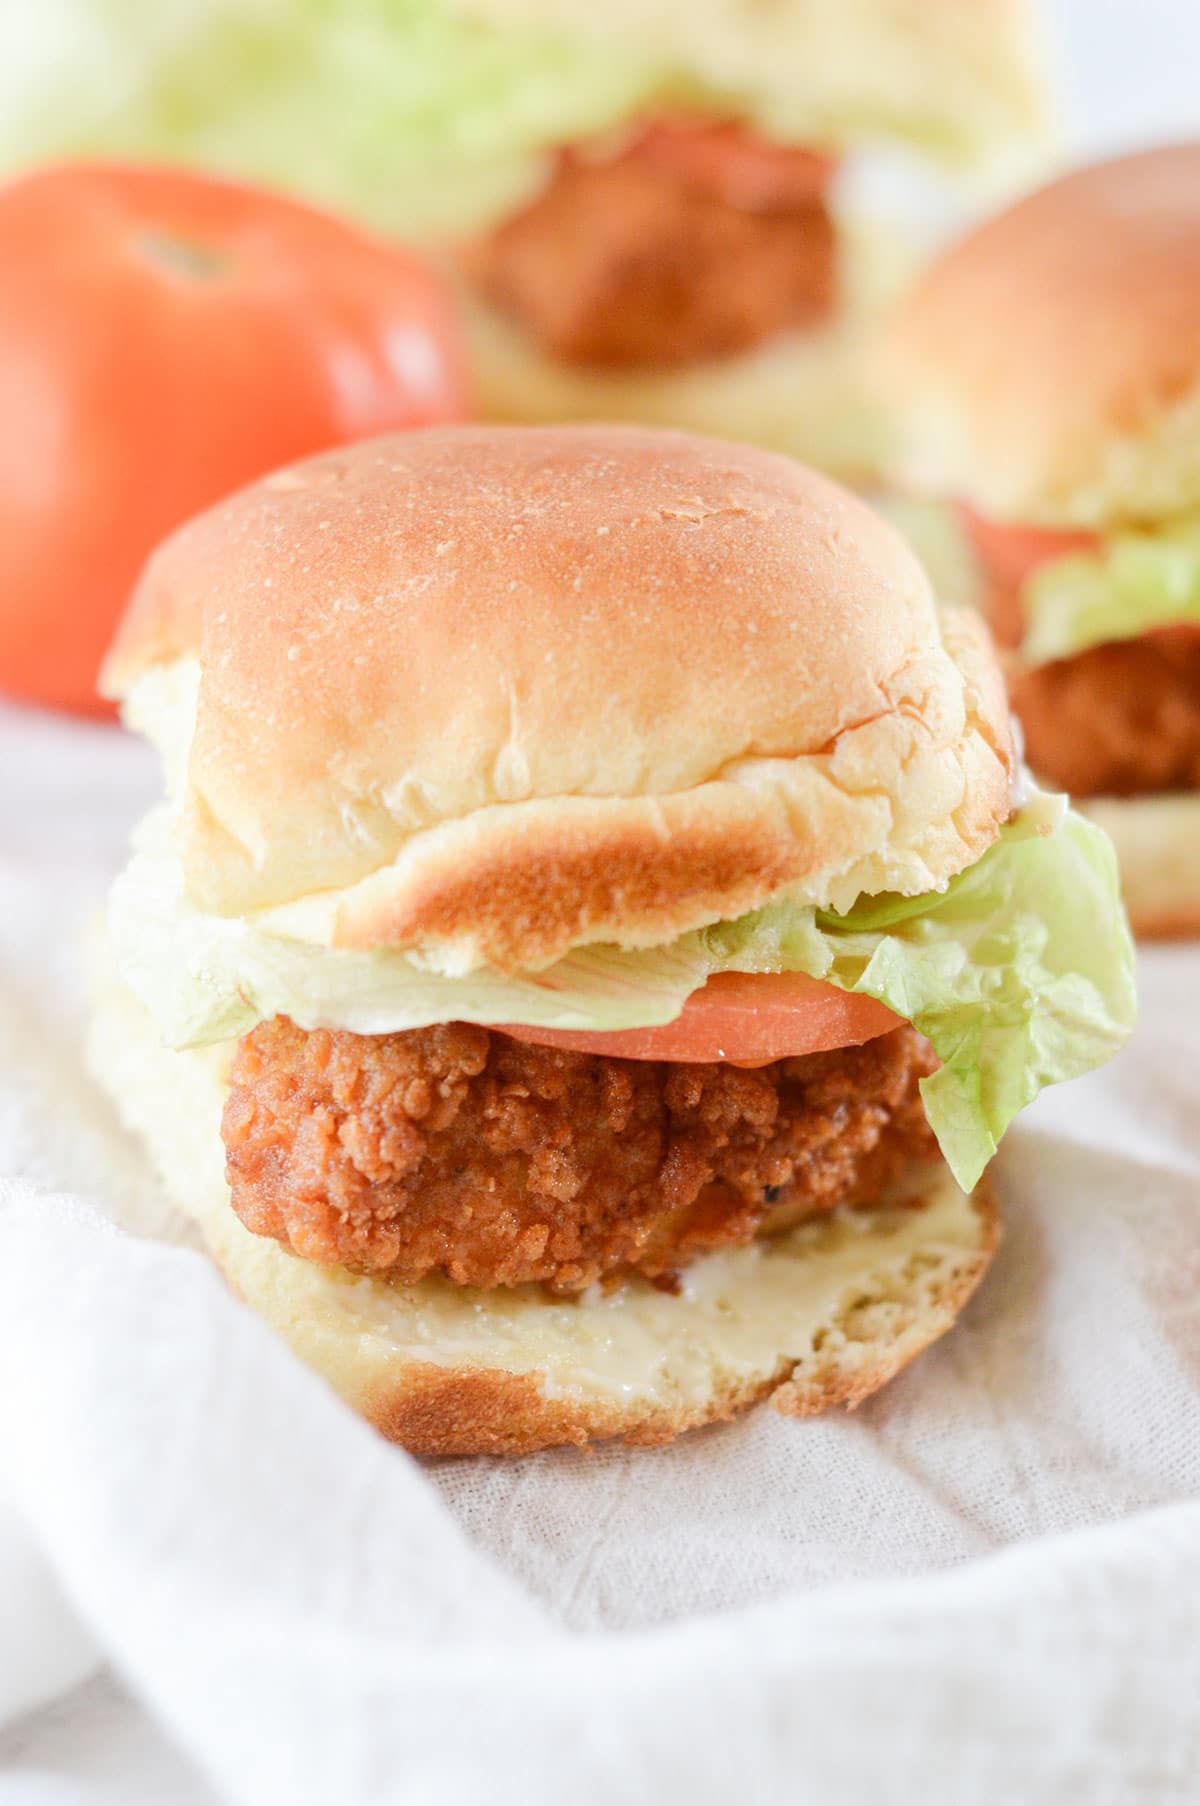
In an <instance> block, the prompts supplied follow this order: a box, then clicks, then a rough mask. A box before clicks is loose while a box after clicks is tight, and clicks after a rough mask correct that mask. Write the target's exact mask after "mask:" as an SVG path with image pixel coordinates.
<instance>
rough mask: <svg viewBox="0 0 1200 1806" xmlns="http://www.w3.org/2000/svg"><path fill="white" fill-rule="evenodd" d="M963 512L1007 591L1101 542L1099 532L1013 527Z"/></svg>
mask: <svg viewBox="0 0 1200 1806" xmlns="http://www.w3.org/2000/svg"><path fill="white" fill-rule="evenodd" d="M960 512H961V515H962V519H963V522H964V524H965V526H966V529H967V532H968V533H969V534H970V536H971V542H972V544H973V545H974V547H975V550H976V552H977V553H978V555H979V558H980V560H981V561H982V563H983V564H984V565H986V567H987V570H988V574H989V576H990V577H991V578H992V579H993V581H994V582H996V583H999V584H1002V585H1003V586H1004V587H1005V588H1006V589H1008V588H1011V589H1019V588H1020V586H1021V585H1022V584H1023V583H1024V582H1025V580H1026V578H1027V577H1030V576H1032V575H1033V573H1034V571H1036V570H1037V568H1038V566H1039V565H1043V564H1049V563H1050V562H1051V561H1052V560H1053V559H1055V558H1066V557H1067V556H1068V555H1069V554H1070V553H1071V552H1090V551H1093V550H1094V548H1095V547H1096V546H1097V545H1099V543H1100V535H1099V534H1098V533H1086V532H1082V531H1080V530H1078V529H1072V530H1069V531H1065V532H1064V531H1062V530H1060V529H1058V528H1047V527H1022V526H1013V525H1012V524H1011V522H1007V521H995V520H988V519H986V518H985V517H984V516H983V515H982V514H976V513H975V511H974V509H972V508H968V507H966V506H962V507H961V508H960Z"/></svg>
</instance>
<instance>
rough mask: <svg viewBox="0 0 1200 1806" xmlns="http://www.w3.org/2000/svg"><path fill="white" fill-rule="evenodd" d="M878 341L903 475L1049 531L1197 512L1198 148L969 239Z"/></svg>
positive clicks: (1160, 158) (1135, 162)
mask: <svg viewBox="0 0 1200 1806" xmlns="http://www.w3.org/2000/svg"><path fill="white" fill-rule="evenodd" d="M889 351H890V362H891V365H892V370H893V380H894V385H895V390H896V395H897V399H898V404H899V408H900V412H901V413H902V414H903V415H904V416H905V422H906V431H905V435H904V436H905V440H906V450H905V451H904V452H903V453H901V454H900V456H899V459H898V467H897V471H896V474H897V476H898V477H899V478H900V479H901V480H902V481H904V482H906V483H908V484H910V485H912V486H914V487H918V488H922V489H927V490H930V491H933V492H936V493H939V494H944V495H952V496H954V497H956V498H959V499H962V500H965V501H969V502H970V503H971V504H972V505H973V506H975V507H977V508H978V509H979V510H980V511H981V512H982V513H985V514H989V515H993V516H996V517H998V518H1001V519H1009V520H1021V521H1030V522H1046V523H1050V524H1054V523H1062V524H1072V523H1078V524H1080V525H1082V526H1102V525H1105V524H1107V523H1109V522H1112V521H1116V520H1121V519H1128V520H1146V519H1155V518H1158V517H1161V516H1163V515H1166V514H1173V513H1179V512H1182V511H1185V510H1188V509H1193V508H1196V507H1200V143H1196V144H1184V145H1176V146H1173V147H1170V148H1168V149H1164V150H1154V151H1146V152H1143V153H1142V154H1140V155H1137V156H1132V157H1120V158H1117V159H1116V160H1114V161H1112V162H1108V163H1099V164H1096V165H1093V166H1092V167H1090V168H1087V169H1082V170H1079V171H1077V172H1076V173H1075V174H1073V175H1069V176H1067V177H1065V178H1064V179H1063V180H1062V181H1060V182H1055V183H1053V184H1052V185H1051V186H1050V187H1048V188H1043V189H1041V190H1040V191H1039V192H1038V193H1036V194H1033V195H1030V196H1029V197H1028V198H1027V199H1025V200H1023V201H1020V202H1019V203H1018V204H1017V205H1016V206H1015V207H1012V208H1011V209H1009V210H1008V211H1007V212H1005V213H1002V214H1000V215H999V216H998V217H996V218H995V219H993V220H991V221H990V222H989V223H988V224H986V225H984V226H982V227H981V228H980V229H979V230H977V231H975V232H973V233H971V234H970V235H969V236H968V237H967V238H965V239H964V240H963V241H962V242H961V243H960V244H958V245H956V246H955V247H954V248H953V249H951V250H950V251H949V252H947V254H946V255H945V256H943V257H942V258H940V259H939V260H938V261H937V262H936V263H935V264H934V265H933V267H932V269H931V270H930V271H929V272H928V274H927V275H926V276H925V277H924V278H923V280H922V281H921V282H920V283H919V284H918V286H917V288H916V289H915V291H914V293H913V294H912V296H911V298H910V299H909V300H908V302H907V303H906V304H905V306H904V307H903V308H902V310H901V312H900V314H899V316H898V318H897V320H896V322H895V325H894V329H893V331H892V334H891V336H890V346H889Z"/></svg>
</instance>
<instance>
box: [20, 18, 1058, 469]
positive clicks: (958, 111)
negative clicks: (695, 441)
mask: <svg viewBox="0 0 1200 1806" xmlns="http://www.w3.org/2000/svg"><path fill="white" fill-rule="evenodd" d="M87 10H88V12H89V14H98V15H99V16H98V17H92V18H90V19H89V24H90V26H91V27H92V31H93V36H95V34H97V33H98V34H99V35H98V37H97V38H96V44H97V49H96V51H95V54H94V56H93V62H94V61H95V60H97V58H100V56H101V53H104V52H106V53H107V55H108V57H109V59H110V60H111V64H112V67H113V68H114V69H120V71H121V80H120V83H119V84H111V83H109V84H105V83H103V82H99V81H97V80H96V78H95V75H94V73H93V70H92V67H91V65H89V67H88V71H87V75H88V79H86V80H83V79H81V80H78V81H70V80H63V79H58V80H54V81H50V82H49V83H48V89H49V91H48V92H47V93H46V94H45V95H44V96H43V97H42V99H41V102H40V105H39V106H38V108H37V109H34V108H33V107H32V103H31V104H30V105H29V106H26V107H25V108H24V109H23V112H24V115H25V116H26V117H29V118H31V119H32V117H33V116H34V115H35V114H36V116H37V117H39V118H41V119H43V120H44V121H45V122H46V123H45V125H44V127H43V129H42V132H41V134H40V136H39V135H38V134H36V133H34V134H33V136H32V141H30V136H29V135H30V133H31V130H32V127H31V126H27V127H26V128H25V137H24V138H23V139H22V146H23V153H24V155H25V156H26V157H28V156H29V155H30V154H31V153H35V154H36V153H38V152H39V151H40V153H41V154H43V155H44V154H46V153H47V151H57V152H61V149H62V134H63V133H64V131H65V132H66V134H67V142H68V143H69V144H74V145H75V146H76V147H78V148H82V149H85V150H87V151H89V152H92V153H94V152H95V151H96V149H97V148H101V149H105V150H107V151H108V152H109V154H116V155H123V156H130V155H136V156H141V157H145V156H153V157H156V158H159V159H168V160H171V161H177V160H179V159H180V158H181V157H182V158H187V159H191V160H198V161H199V162H201V163H202V164H205V165H206V166H207V165H211V164H212V163H213V161H214V159H215V160H216V161H217V162H218V163H219V164H220V166H221V167H222V168H225V169H227V170H230V171H232V172H235V173H238V174H240V175H243V176H251V177H254V178H255V179H257V180H259V181H266V182H270V183H272V184H277V185H279V186H280V187H283V188H285V189H290V190H298V191H299V192H301V193H303V194H304V195H306V196H307V198H309V199H310V200H313V201H316V202H318V203H319V204H321V205H324V206H333V207H336V208H339V209H341V210H344V211H346V212H347V213H349V214H351V215H353V216H357V217H361V218H363V219H365V220H366V221H367V222H368V223H369V224H370V225H371V226H372V227H373V228H374V229H376V230H377V231H382V232H388V233H394V234H399V235H401V236H403V237H405V238H406V239H409V240H411V241H412V242H414V243H419V244H421V245H423V246H425V247H427V248H428V249H429V250H430V251H432V252H434V253H436V254H439V255H441V257H442V258H443V259H444V261H445V264H446V265H447V267H448V268H449V269H450V270H451V271H452V272H453V273H454V275H455V276H456V278H457V281H458V290H459V296H460V299H461V302H462V306H463V310H464V318H465V322H466V325H467V329H468V335H469V340H470V345H471V349H472V353H473V357H474V363H475V374H476V380H477V388H478V400H479V404H480V408H481V410H482V411H484V412H485V413H487V414H489V415H490V416H491V417H493V418H495V419H501V420H515V421H524V422H537V421H548V422H553V421H556V420H568V419H588V418H590V419H605V420H612V419H617V418H621V419H625V420H630V421H641V422H643V423H657V424H664V425H670V426H680V427H689V428H692V429H696V430H700V431H716V432H720V433H722V434H724V435H728V436H730V437H733V438H745V439H750V440H754V441H756V442H759V443H763V444H771V445H773V446H776V447H777V448H778V449H780V450H783V451H788V452H791V453H793V454H798V455H801V456H804V457H806V458H808V459H810V460H811V461H813V462H815V463H820V464H823V465H825V466H827V467H830V468H836V469H838V470H840V471H843V472H847V473H851V474H858V473H860V472H862V471H864V470H867V471H869V472H870V473H872V474H873V473H874V472H875V471H876V470H877V468H878V459H879V454H880V449H881V448H880V446H879V443H878V440H879V431H880V425H881V422H880V415H879V410H878V407H877V405H876V398H875V394H874V389H873V386H872V384H871V382H870V380H869V378H867V377H866V375H865V365H864V364H863V361H862V356H861V353H862V348H863V344H864V340H865V338H866V337H867V334H868V331H869V329H870V327H871V326H873V324H874V322H875V321H876V319H877V318H878V314H879V311H880V308H881V307H882V306H883V305H884V304H885V303H886V302H888V301H890V300H891V299H892V298H893V297H894V296H895V295H896V294H897V293H898V292H899V287H900V286H903V284H904V283H905V282H906V281H907V280H908V279H909V277H910V275H911V274H912V272H913V269H914V262H915V260H914V242H916V243H919V242H920V240H921V238H922V237H923V236H925V234H924V233H922V232H920V231H915V232H914V230H913V223H914V222H913V221H912V219H911V215H912V213H913V211H914V210H913V209H912V208H911V207H908V208H906V209H901V208H900V207H899V206H898V201H899V199H900V195H901V194H902V193H903V189H902V188H900V189H898V185H897V183H896V182H895V180H894V177H895V176H896V175H897V173H899V172H898V170H897V168H896V165H897V164H900V163H904V164H906V165H907V169H906V171H905V173H906V174H907V175H908V176H910V177H911V175H912V174H913V172H914V169H916V170H919V172H920V176H921V180H922V184H923V186H929V187H931V186H933V184H934V182H935V181H936V179H937V176H938V175H939V174H940V175H946V176H949V177H951V178H953V179H955V180H963V179H965V180H966V181H968V182H970V183H971V185H972V186H976V185H979V184H983V183H986V184H987V186H988V188H989V189H990V190H991V191H993V192H994V191H995V188H996V186H997V185H998V184H1000V183H1003V184H1004V185H1005V186H1006V187H1007V186H1009V185H1010V183H1011V180H1012V177H1013V176H1014V175H1015V174H1016V173H1017V170H1018V169H1019V170H1020V171H1021V172H1027V171H1028V169H1029V167H1030V165H1031V164H1032V163H1035V162H1039V161H1040V160H1041V159H1042V157H1044V154H1045V150H1046V140H1047V137H1048V132H1047V121H1046V113H1047V108H1046V98H1045V89H1044V83H1043V78H1042V73H1041V68H1040V58H1039V55H1038V49H1037V44H1036V35H1035V33H1034V32H1033V30H1032V29H1031V15H1032V13H1033V11H1034V9H1033V7H1032V5H1031V4H1030V3H1029V0H699V3H698V4H697V3H696V0H607V3H606V4H603V5H597V4H595V0H391V3H390V4H387V5H381V4H379V0H338V4H337V5H330V4H327V3H314V0H310V3H309V4H306V5H301V4H298V3H297V4H290V5H273V6H267V5H258V6H254V7H251V8H246V7H244V6H242V7H237V6H232V5H229V4H226V5H225V6H218V7H214V6H213V5H211V4H209V5H207V6H191V7H185V8H183V9H181V10H182V13H183V15H185V16H186V20H187V23H186V27H182V26H181V28H180V29H178V30H176V29H171V30H167V29H164V30H162V31H158V32H155V33H149V32H146V33H144V34H143V36H145V37H146V38H147V39H148V41H147V42H146V43H143V44H142V45H140V47H135V48H138V49H139V54H137V55H133V54H131V46H130V43H129V37H130V33H129V31H128V29H127V28H126V27H127V21H126V19H125V15H124V10H123V9H122V8H119V7H112V6H109V7H97V6H96V5H94V4H93V5H92V6H91V7H90V8H88V9H87ZM110 14H111V15H112V17H111V18H110V17H109V15H110ZM243 15H246V16H245V17H243ZM51 127H52V128H53V129H51ZM885 164H886V165H887V168H886V170H885V169H884V168H883V167H882V166H883V165H885ZM884 174H886V176H887V177H888V178H889V180H888V186H887V188H886V190H883V189H882V187H881V184H880V183H879V182H878V179H877V177H878V176H879V175H884ZM864 178H865V180H864ZM866 182H869V183H870V184H871V187H872V189H873V192H874V194H875V196H876V197H877V198H876V200H875V202H874V204H872V203H871V199H870V196H869V194H868V193H867V192H865V183H866ZM925 211H927V210H926V209H922V212H925ZM902 213H904V214H906V215H907V216H909V217H907V218H902V217H901V214H902ZM408 355H409V353H408V352H407V351H406V349H405V348H404V347H403V346H401V347H399V348H398V350H397V357H398V358H399V359H403V358H404V357H406V356H408Z"/></svg>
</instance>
